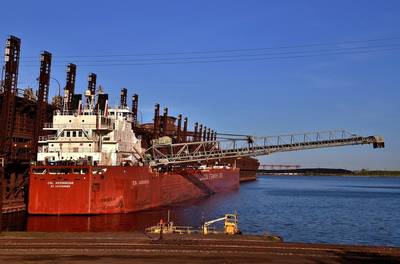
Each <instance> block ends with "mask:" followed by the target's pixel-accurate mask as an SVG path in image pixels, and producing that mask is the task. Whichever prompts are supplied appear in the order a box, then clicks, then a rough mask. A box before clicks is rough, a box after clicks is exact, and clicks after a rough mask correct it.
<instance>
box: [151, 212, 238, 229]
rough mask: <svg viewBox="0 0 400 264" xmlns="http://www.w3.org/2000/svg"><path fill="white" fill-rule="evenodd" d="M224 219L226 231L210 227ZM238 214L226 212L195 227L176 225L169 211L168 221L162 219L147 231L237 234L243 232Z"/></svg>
mask: <svg viewBox="0 0 400 264" xmlns="http://www.w3.org/2000/svg"><path fill="white" fill-rule="evenodd" d="M221 221H224V231H223V232H222V231H218V230H215V229H214V228H212V227H210V226H211V225H212V224H214V223H217V222H221ZM238 224H239V222H238V215H237V213H234V214H225V216H224V217H221V218H217V219H214V220H210V221H207V222H205V223H204V224H203V225H202V226H201V228H200V229H195V228H193V227H191V226H175V225H174V223H173V222H172V221H170V220H169V211H168V221H167V223H164V222H163V220H162V219H161V220H160V222H159V223H158V224H157V225H155V226H151V227H148V228H146V230H145V231H146V232H147V233H153V234H173V233H175V234H194V233H201V234H203V235H208V234H221V233H224V234H227V235H237V234H241V232H240V230H239V227H238Z"/></svg>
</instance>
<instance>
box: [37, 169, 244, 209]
mask: <svg viewBox="0 0 400 264" xmlns="http://www.w3.org/2000/svg"><path fill="white" fill-rule="evenodd" d="M238 187H239V169H232V168H210V169H206V168H205V169H194V168H190V169H189V168H187V169H185V171H174V172H158V171H154V170H153V169H151V168H150V167H148V166H142V167H137V166H132V167H127V166H101V167H99V166H33V167H32V168H31V174H30V192H29V198H30V199H29V213H33V214H108V213H127V212H134V211H139V210H144V209H148V208H152V207H158V206H162V205H168V204H172V203H178V202H182V201H185V200H189V199H195V198H200V197H204V196H207V195H210V194H212V193H214V192H221V191H227V190H232V189H235V188H238Z"/></svg>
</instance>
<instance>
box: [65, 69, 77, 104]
mask: <svg viewBox="0 0 400 264" xmlns="http://www.w3.org/2000/svg"><path fill="white" fill-rule="evenodd" d="M75 78H76V65H75V64H73V63H70V64H68V66H67V80H66V85H65V88H64V110H70V109H71V106H72V97H73V95H74V93H75Z"/></svg>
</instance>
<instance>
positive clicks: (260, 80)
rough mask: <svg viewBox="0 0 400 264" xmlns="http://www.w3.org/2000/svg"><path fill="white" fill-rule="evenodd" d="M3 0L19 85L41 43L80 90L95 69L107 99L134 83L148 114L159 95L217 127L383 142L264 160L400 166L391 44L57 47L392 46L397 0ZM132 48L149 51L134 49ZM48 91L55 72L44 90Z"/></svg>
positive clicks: (56, 70) (34, 71) (132, 89)
mask: <svg viewBox="0 0 400 264" xmlns="http://www.w3.org/2000/svg"><path fill="white" fill-rule="evenodd" d="M2 10H3V12H2V15H1V17H0V21H1V22H0V41H1V43H4V42H5V40H6V38H7V36H8V35H9V34H13V35H16V36H18V37H20V38H21V39H22V59H21V60H22V62H21V68H20V78H19V86H20V87H25V86H28V85H30V86H33V87H36V86H37V84H36V81H35V78H36V76H37V75H38V67H37V66H35V62H29V61H32V60H38V57H39V54H40V51H41V50H44V49H45V50H49V51H51V52H52V53H53V55H54V62H53V64H54V65H55V66H54V67H53V68H52V76H53V77H54V78H56V79H58V80H59V81H60V82H61V84H62V85H64V84H65V66H64V65H66V64H67V61H70V62H76V64H77V88H76V89H77V90H78V91H83V90H84V89H85V88H86V86H87V75H88V74H89V73H90V72H95V73H97V75H98V84H102V85H103V86H104V87H105V89H106V90H107V91H108V92H109V93H110V94H111V95H110V97H111V101H112V102H114V103H116V102H117V100H118V96H119V90H120V88H121V87H127V88H128V89H129V93H130V95H131V94H133V93H138V94H139V96H140V108H141V111H142V114H143V118H144V121H150V120H151V117H152V114H153V113H152V111H153V105H154V104H155V103H160V104H161V106H162V107H164V106H168V107H169V109H170V111H171V112H172V113H173V114H178V113H183V114H184V115H186V116H188V117H189V120H190V121H191V122H195V121H199V122H202V123H203V124H206V125H207V126H208V127H211V128H213V129H216V130H217V131H220V132H231V133H239V134H241V133H243V134H255V135H275V134H280V133H284V134H286V133H291V132H307V131H316V130H327V129H337V128H344V129H348V130H350V131H352V132H354V133H358V134H363V135H370V134H381V135H383V136H384V137H385V139H386V146H387V147H386V148H385V149H383V150H373V149H372V147H369V146H355V147H345V148H336V149H322V150H311V151H303V152H296V153H281V154H275V155H272V156H269V157H265V158H263V159H262V162H263V163H273V164H281V163H282V164H299V165H302V166H306V167H308V166H310V167H344V168H350V169H357V168H369V169H374V168H379V169H385V168H386V169H400V139H399V132H400V122H399V121H400V120H399V119H400V106H399V99H400V91H399V83H400V74H399V68H400V49H399V47H397V49H396V48H393V49H391V50H386V51H380V52H368V53H354V54H346V55H330V56H313V57H298V58H278V59H272V60H258V61H257V60H255V61H254V60H252V61H231V62H218V63H198V64H197V63H193V64H149V65H123V66H121V65H115V66H102V65H99V64H96V63H93V62H91V61H88V60H94V59H93V58H86V59H85V58H82V57H79V58H72V57H62V56H72V55H82V56H89V55H96V56H97V55H116V54H117V55H118V54H146V53H170V52H191V51H210V50H228V49H229V50H230V49H257V48H266V47H267V48H270V47H272V48H274V47H275V48H276V47H281V46H296V45H302V44H314V43H334V42H346V41H358V40H371V39H380V38H398V39H393V40H390V41H387V42H385V44H390V45H394V46H395V45H396V44H400V39H399V38H400V30H399V26H400V16H399V15H398V14H399V13H400V2H399V1H389V0H387V1H324V0H322V1H305V0H304V1H252V0H249V1H222V0H219V1H183V0H182V1H141V2H139V1H112V2H111V1H62V2H61V1H12V4H11V2H5V3H3V4H2ZM5 10H8V11H7V12H4V11H5ZM10 10H15V11H10ZM370 44H371V43H367V44H366V45H370ZM372 44H376V43H372ZM363 45H365V44H363ZM363 45H361V46H363ZM335 47H340V48H341V47H346V45H337V46H335ZM319 49H320V48H318V47H314V50H319ZM268 52H277V51H276V50H274V49H273V50H272V51H268ZM256 53H257V52H256ZM258 53H260V52H258ZM261 53H262V52H261ZM198 55H199V54H198ZM200 55H201V56H204V55H207V54H200ZM200 55H199V56H200ZM218 55H221V54H218ZM31 56H34V58H31ZM177 56H178V55H174V56H172V57H177ZM179 56H183V55H179ZM179 56H178V57H179ZM187 56H189V57H191V56H193V55H192V54H191V55H184V56H183V57H187ZM196 56H197V55H196ZM159 57H160V56H153V57H151V58H153V59H154V58H155V59H158V58H159ZM112 58H115V57H112ZM140 58H141V59H143V58H144V59H147V58H150V57H146V56H144V57H134V58H133V59H140ZM106 59H110V58H106ZM125 59H126V57H122V59H121V58H117V60H119V61H121V60H125ZM130 59H131V61H130V62H132V58H130ZM85 60H86V61H85ZM100 60H101V58H100ZM36 64H37V63H36ZM117 64H118V63H117ZM85 65H86V66H85ZM87 65H92V66H87ZM56 90H57V86H56V83H55V82H52V85H51V94H54V93H56Z"/></svg>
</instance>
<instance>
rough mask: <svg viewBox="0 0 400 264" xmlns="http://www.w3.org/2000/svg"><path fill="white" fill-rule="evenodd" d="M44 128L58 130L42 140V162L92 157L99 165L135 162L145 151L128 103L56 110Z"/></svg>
mask: <svg viewBox="0 0 400 264" xmlns="http://www.w3.org/2000/svg"><path fill="white" fill-rule="evenodd" d="M44 130H52V131H54V134H53V135H51V136H44V137H41V138H40V141H39V152H38V156H37V160H38V161H39V162H46V163H47V162H59V161H84V160H85V161H90V162H93V164H98V165H114V166H115V165H122V164H124V163H130V164H135V163H137V160H138V158H139V157H140V155H139V153H141V152H142V148H141V142H140V139H138V138H136V136H135V134H134V133H133V131H132V113H131V112H130V110H129V108H127V107H124V108H122V107H116V108H110V109H107V108H106V109H105V111H104V112H103V113H102V112H101V111H93V110H91V109H84V110H77V111H55V113H54V116H53V123H50V124H45V128H44Z"/></svg>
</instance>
